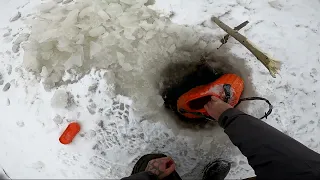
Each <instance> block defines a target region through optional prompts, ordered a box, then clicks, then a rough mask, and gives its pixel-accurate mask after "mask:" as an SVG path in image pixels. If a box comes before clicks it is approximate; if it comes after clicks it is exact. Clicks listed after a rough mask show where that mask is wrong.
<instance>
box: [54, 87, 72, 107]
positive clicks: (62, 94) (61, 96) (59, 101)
mask: <svg viewBox="0 0 320 180" xmlns="http://www.w3.org/2000/svg"><path fill="white" fill-rule="evenodd" d="M51 107H53V108H60V109H63V108H66V107H68V93H67V92H66V91H64V90H57V91H56V92H54V94H53V96H52V98H51Z"/></svg>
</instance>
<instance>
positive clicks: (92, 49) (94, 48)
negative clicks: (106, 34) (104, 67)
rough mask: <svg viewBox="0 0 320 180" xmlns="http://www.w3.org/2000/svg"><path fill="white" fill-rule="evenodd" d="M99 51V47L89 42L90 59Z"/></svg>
mask: <svg viewBox="0 0 320 180" xmlns="http://www.w3.org/2000/svg"><path fill="white" fill-rule="evenodd" d="M100 51H101V46H100V45H99V44H98V43H95V42H93V41H91V42H90V58H92V57H93V56H94V55H96V54H97V53H98V52H100Z"/></svg>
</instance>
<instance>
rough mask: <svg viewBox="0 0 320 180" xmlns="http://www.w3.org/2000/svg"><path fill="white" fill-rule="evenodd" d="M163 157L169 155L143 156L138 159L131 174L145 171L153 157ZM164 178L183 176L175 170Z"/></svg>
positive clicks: (174, 179) (165, 179) (172, 178)
mask: <svg viewBox="0 0 320 180" xmlns="http://www.w3.org/2000/svg"><path fill="white" fill-rule="evenodd" d="M162 157H167V156H166V155H164V154H147V155H144V156H142V157H141V158H140V159H139V160H138V162H137V163H136V164H135V165H134V167H133V170H132V173H131V175H132V174H137V173H139V172H143V171H145V169H146V167H147V165H148V163H149V161H151V160H152V159H158V158H162ZM163 180H181V177H180V176H179V174H178V173H177V172H176V171H174V172H173V173H172V174H170V175H169V176H167V177H165V178H164V179H163Z"/></svg>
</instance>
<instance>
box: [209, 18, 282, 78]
mask: <svg viewBox="0 0 320 180" xmlns="http://www.w3.org/2000/svg"><path fill="white" fill-rule="evenodd" d="M211 20H212V21H213V22H215V23H216V24H217V25H218V26H219V27H220V28H221V29H223V30H224V31H225V32H227V33H228V34H229V35H230V36H232V37H233V38H235V39H236V40H237V41H239V42H240V43H241V44H242V45H244V46H245V47H246V48H247V49H248V50H249V51H250V52H251V53H252V54H253V55H254V56H255V57H256V58H257V59H258V60H259V61H260V62H261V63H262V64H263V65H264V66H265V67H266V68H267V69H268V70H269V72H270V74H271V76H272V77H274V78H275V77H276V74H279V73H278V71H280V67H281V62H280V61H277V60H275V59H273V58H271V57H269V56H268V55H266V54H265V53H263V52H262V51H260V50H259V49H258V48H257V47H256V46H255V45H254V44H253V43H252V42H250V41H249V40H248V39H247V38H246V37H244V36H243V35H242V34H240V33H239V32H238V31H235V30H233V29H232V28H230V27H229V26H228V25H226V24H224V23H223V22H221V21H220V20H219V19H218V18H217V17H215V16H212V18H211Z"/></svg>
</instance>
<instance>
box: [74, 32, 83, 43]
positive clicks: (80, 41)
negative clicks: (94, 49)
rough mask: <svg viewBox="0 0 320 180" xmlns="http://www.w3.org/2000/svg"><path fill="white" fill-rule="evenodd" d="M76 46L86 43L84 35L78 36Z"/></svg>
mask: <svg viewBox="0 0 320 180" xmlns="http://www.w3.org/2000/svg"><path fill="white" fill-rule="evenodd" d="M75 39H76V44H83V42H84V35H83V34H78V35H77V36H76V37H75Z"/></svg>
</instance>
